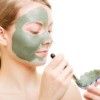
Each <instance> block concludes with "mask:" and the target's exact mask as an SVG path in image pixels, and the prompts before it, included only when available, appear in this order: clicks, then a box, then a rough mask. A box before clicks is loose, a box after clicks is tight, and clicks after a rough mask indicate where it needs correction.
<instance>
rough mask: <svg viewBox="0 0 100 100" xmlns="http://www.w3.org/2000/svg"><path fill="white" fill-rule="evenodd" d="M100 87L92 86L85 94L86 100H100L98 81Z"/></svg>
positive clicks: (99, 81)
mask: <svg viewBox="0 0 100 100" xmlns="http://www.w3.org/2000/svg"><path fill="white" fill-rule="evenodd" d="M97 84H98V86H97V87H95V86H90V87H88V88H87V92H86V93H85V94H84V97H85V98H86V100H100V79H99V80H98V81H97Z"/></svg>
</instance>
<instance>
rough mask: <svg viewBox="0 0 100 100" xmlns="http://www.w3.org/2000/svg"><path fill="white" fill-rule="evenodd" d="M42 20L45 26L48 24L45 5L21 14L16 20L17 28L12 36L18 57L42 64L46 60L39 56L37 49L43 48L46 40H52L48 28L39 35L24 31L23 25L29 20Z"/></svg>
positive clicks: (13, 47) (13, 46)
mask: <svg viewBox="0 0 100 100" xmlns="http://www.w3.org/2000/svg"><path fill="white" fill-rule="evenodd" d="M37 21H39V22H42V23H43V25H44V27H45V26H47V24H48V14H47V11H46V10H45V9H44V8H43V7H39V8H36V9H34V10H31V11H29V12H28V13H26V14H25V15H23V16H21V17H20V18H19V19H18V20H17V22H16V30H15V32H14V34H13V38H12V50H13V52H14V53H15V54H16V56H17V57H19V58H21V59H23V60H25V61H28V62H31V63H33V64H40V63H43V62H45V59H44V58H41V57H37V56H36V54H35V53H36V51H37V50H42V49H43V48H44V47H43V45H42V44H43V43H44V42H45V41H48V40H49V41H51V42H52V38H51V35H50V34H49V33H48V31H47V30H45V29H44V32H43V33H41V34H39V35H35V36H34V35H30V34H28V33H26V32H24V31H23V29H22V27H23V25H24V24H25V23H27V22H29V23H31V22H37Z"/></svg>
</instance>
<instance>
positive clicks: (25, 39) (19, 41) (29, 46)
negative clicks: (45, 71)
mask: <svg viewBox="0 0 100 100" xmlns="http://www.w3.org/2000/svg"><path fill="white" fill-rule="evenodd" d="M39 40H40V39H39V37H38V36H37V37H36V36H31V35H29V34H27V33H25V32H23V31H22V30H21V29H17V30H16V31H15V32H14V34H13V37H12V50H13V52H14V53H15V54H16V55H17V56H18V57H20V58H22V59H24V60H28V61H31V60H32V59H34V57H35V52H36V50H37V49H38V48H39V46H40V44H41V40H40V41H39Z"/></svg>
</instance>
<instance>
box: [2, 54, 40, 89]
mask: <svg viewBox="0 0 100 100" xmlns="http://www.w3.org/2000/svg"><path fill="white" fill-rule="evenodd" d="M5 58H6V59H5ZM1 75H3V80H6V81H7V82H10V83H13V84H14V85H16V86H17V87H19V88H21V89H22V88H23V89H25V88H26V87H28V86H32V85H33V84H34V85H37V82H38V74H37V71H36V68H35V67H33V68H30V67H29V66H25V65H23V64H21V63H18V62H17V63H16V61H15V60H12V59H10V58H9V56H7V55H6V56H4V55H3V56H2V64H1Z"/></svg>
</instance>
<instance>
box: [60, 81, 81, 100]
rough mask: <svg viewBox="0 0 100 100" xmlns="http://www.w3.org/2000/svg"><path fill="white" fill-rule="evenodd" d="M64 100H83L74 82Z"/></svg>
mask: <svg viewBox="0 0 100 100" xmlns="http://www.w3.org/2000/svg"><path fill="white" fill-rule="evenodd" d="M62 100H82V97H81V93H80V91H79V89H78V87H77V85H76V84H75V82H74V81H72V82H71V84H70V87H69V89H68V91H67V92H66V94H65V95H64V97H63V99H62Z"/></svg>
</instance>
